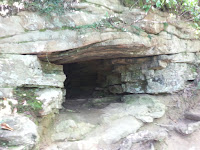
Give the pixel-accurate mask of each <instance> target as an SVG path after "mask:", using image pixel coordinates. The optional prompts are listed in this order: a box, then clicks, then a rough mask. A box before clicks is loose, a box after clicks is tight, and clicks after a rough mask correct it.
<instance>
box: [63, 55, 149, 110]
mask: <svg viewBox="0 0 200 150" xmlns="http://www.w3.org/2000/svg"><path fill="white" fill-rule="evenodd" d="M148 61H149V59H146V58H145V59H144V58H135V59H133V58H123V59H122V58H121V59H120V58H119V59H109V60H106V59H105V60H104V59H101V60H90V61H83V62H76V63H69V64H64V65H63V70H64V73H65V75H66V80H65V82H64V87H65V89H66V96H65V99H66V100H65V102H64V103H63V106H64V107H70V106H72V105H73V106H80V105H82V104H85V103H88V102H89V103H90V104H91V103H92V105H95V104H93V102H94V101H98V102H99V103H100V102H102V103H103V104H109V103H110V102H119V101H121V99H120V97H121V96H122V95H126V94H135V93H145V91H146V84H147V83H146V79H145V77H144V74H142V66H144V64H148V63H146V62H148ZM144 62H145V63H144Z"/></svg>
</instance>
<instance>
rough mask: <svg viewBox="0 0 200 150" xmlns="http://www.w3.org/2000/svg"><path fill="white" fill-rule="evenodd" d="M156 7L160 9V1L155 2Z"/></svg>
mask: <svg viewBox="0 0 200 150" xmlns="http://www.w3.org/2000/svg"><path fill="white" fill-rule="evenodd" d="M156 7H158V8H161V2H160V0H158V1H157V2H156Z"/></svg>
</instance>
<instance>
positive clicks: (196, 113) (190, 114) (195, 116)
mask: <svg viewBox="0 0 200 150" xmlns="http://www.w3.org/2000/svg"><path fill="white" fill-rule="evenodd" d="M184 116H185V118H187V119H190V120H195V121H200V109H199V106H198V107H196V108H193V109H191V110H189V111H186V112H185V115H184Z"/></svg>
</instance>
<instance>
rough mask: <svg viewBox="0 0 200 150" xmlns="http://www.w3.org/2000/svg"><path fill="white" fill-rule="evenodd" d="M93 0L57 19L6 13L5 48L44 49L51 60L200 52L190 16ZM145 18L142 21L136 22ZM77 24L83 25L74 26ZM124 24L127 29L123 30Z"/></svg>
mask: <svg viewBox="0 0 200 150" xmlns="http://www.w3.org/2000/svg"><path fill="white" fill-rule="evenodd" d="M88 2H89V3H80V4H75V5H73V6H72V7H74V8H78V9H79V10H77V11H68V12H66V13H65V14H64V15H63V16H52V18H51V19H47V18H45V17H41V16H39V15H37V14H36V13H30V12H20V13H19V15H18V16H11V17H10V18H1V20H2V21H1V32H2V34H1V36H2V37H1V40H0V51H1V53H7V54H8V53H10V54H11V53H16V54H38V55H39V54H41V55H39V56H40V58H41V59H42V60H46V61H47V56H46V55H48V60H49V61H50V62H54V63H57V64H64V63H70V62H78V61H85V60H93V59H101V58H118V57H144V56H153V55H162V54H176V53H184V52H198V51H199V47H200V44H199V43H200V42H199V40H198V35H196V31H195V29H194V28H192V27H191V26H190V25H189V24H188V23H184V21H181V20H179V24H177V23H176V22H177V20H175V19H174V18H173V17H169V15H167V14H165V13H161V12H158V11H156V10H155V11H154V12H150V13H148V14H146V13H145V12H143V11H142V10H139V9H133V10H128V9H127V8H125V7H123V6H122V5H121V4H120V3H119V1H117V0H115V2H114V3H113V2H112V1H101V2H99V1H89V0H88ZM111 3H112V4H111ZM96 4H98V5H100V6H101V7H97V5H96ZM81 10H83V11H81ZM84 10H87V11H90V13H86V12H84ZM102 10H104V11H103V12H102ZM105 12H107V13H108V15H109V17H108V18H106V17H105ZM116 12H121V13H116ZM85 18H87V19H85ZM109 18H110V19H109ZM140 19H141V20H142V21H139V22H137V21H136V20H140ZM13 20H14V21H15V23H13V22H14V21H13ZM135 21H136V22H135ZM106 22H107V23H109V24H110V26H109V27H108V26H106ZM123 23H125V24H126V25H124V24H123ZM163 23H167V24H168V26H164V24H163ZM132 24H134V26H131V25H132ZM88 25H90V26H88ZM81 26H82V28H81ZM85 26H88V27H87V28H86V27H85ZM135 26H136V27H137V28H136V27H135ZM3 27H5V28H3ZM76 27H77V30H69V29H73V28H74V29H76ZM134 27H135V28H134ZM11 28H12V32H10V30H11ZM122 28H123V30H124V31H126V32H124V31H119V30H120V29H122ZM138 28H139V29H140V30H139V29H138ZM17 29H18V30H17ZM55 29H56V30H55ZM23 30H24V31H23ZM27 30H28V31H29V32H27ZM39 30H40V31H39ZM88 46H89V47H88ZM54 52H58V53H54Z"/></svg>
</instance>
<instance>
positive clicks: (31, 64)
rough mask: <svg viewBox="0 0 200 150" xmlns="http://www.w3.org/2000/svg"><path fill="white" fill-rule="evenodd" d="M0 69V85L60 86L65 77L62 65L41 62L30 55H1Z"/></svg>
mask: <svg viewBox="0 0 200 150" xmlns="http://www.w3.org/2000/svg"><path fill="white" fill-rule="evenodd" d="M46 66H47V67H46ZM49 68H51V69H50V70H49ZM0 70H1V72H0V87H20V86H25V87H39V86H40V87H49V86H54V87H61V88H62V87H63V82H64V80H65V78H66V77H65V75H64V74H63V73H62V66H56V65H51V64H48V63H43V64H42V62H40V61H39V60H38V58H37V56H30V55H26V56H23V55H1V56H0ZM48 71H49V72H48Z"/></svg>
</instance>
